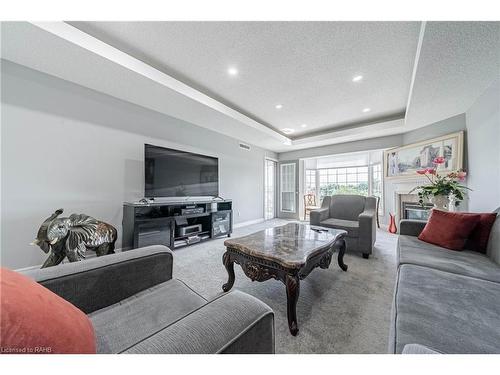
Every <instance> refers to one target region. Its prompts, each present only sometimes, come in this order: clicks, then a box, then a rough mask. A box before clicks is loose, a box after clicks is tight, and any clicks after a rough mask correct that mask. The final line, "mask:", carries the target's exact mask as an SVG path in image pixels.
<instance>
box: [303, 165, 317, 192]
mask: <svg viewBox="0 0 500 375" xmlns="http://www.w3.org/2000/svg"><path fill="white" fill-rule="evenodd" d="M305 193H306V194H316V170H315V169H306V185H305Z"/></svg>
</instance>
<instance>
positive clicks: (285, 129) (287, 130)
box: [281, 128, 295, 134]
mask: <svg viewBox="0 0 500 375" xmlns="http://www.w3.org/2000/svg"><path fill="white" fill-rule="evenodd" d="M281 131H282V132H283V133H285V134H292V133H293V132H294V131H295V129H292V128H283V129H281Z"/></svg>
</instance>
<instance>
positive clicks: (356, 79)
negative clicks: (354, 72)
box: [352, 76, 363, 82]
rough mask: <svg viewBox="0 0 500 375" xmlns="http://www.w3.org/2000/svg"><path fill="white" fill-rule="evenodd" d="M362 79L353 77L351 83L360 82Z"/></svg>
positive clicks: (361, 77)
mask: <svg viewBox="0 0 500 375" xmlns="http://www.w3.org/2000/svg"><path fill="white" fill-rule="evenodd" d="M362 79H363V76H354V77H352V81H353V82H359V81H361V80H362Z"/></svg>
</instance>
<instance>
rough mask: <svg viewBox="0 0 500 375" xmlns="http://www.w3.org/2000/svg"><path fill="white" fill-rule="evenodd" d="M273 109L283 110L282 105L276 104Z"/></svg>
mask: <svg viewBox="0 0 500 375" xmlns="http://www.w3.org/2000/svg"><path fill="white" fill-rule="evenodd" d="M274 108H276V109H281V108H283V104H276V105H275V106H274Z"/></svg>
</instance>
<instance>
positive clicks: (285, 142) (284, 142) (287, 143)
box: [283, 139, 292, 146]
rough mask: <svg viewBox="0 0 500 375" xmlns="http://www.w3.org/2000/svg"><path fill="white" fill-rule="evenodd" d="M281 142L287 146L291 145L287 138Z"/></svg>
mask: <svg viewBox="0 0 500 375" xmlns="http://www.w3.org/2000/svg"><path fill="white" fill-rule="evenodd" d="M283 144H284V145H287V146H291V145H292V141H291V140H289V139H287V140H285V141H283Z"/></svg>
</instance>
